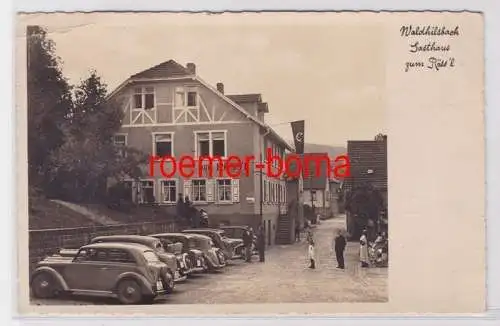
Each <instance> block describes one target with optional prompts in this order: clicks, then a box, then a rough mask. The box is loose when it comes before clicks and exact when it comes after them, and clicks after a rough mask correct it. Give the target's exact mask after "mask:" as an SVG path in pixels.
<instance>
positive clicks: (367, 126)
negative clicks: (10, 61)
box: [28, 14, 385, 146]
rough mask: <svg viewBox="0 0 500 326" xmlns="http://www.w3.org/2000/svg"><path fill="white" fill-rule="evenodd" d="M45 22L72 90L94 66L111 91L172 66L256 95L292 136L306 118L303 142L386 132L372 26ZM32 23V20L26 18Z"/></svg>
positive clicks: (381, 67)
mask: <svg viewBox="0 0 500 326" xmlns="http://www.w3.org/2000/svg"><path fill="white" fill-rule="evenodd" d="M70 16H71V15H66V16H63V18H57V19H53V20H50V19H47V18H45V19H44V20H42V25H43V22H45V23H48V24H46V25H45V26H46V28H47V29H48V31H49V37H50V38H51V39H52V40H53V41H54V42H55V43H56V53H57V55H58V56H60V57H61V59H62V61H63V72H64V74H65V75H66V77H68V78H69V80H70V82H71V83H78V81H79V80H81V79H83V78H85V77H86V76H87V75H88V72H89V71H90V69H95V70H97V72H98V73H99V74H100V75H101V76H102V78H103V79H104V81H105V82H106V83H107V84H108V86H109V89H110V91H111V90H113V89H114V88H115V87H116V86H118V84H120V83H121V82H123V81H124V80H125V79H126V78H128V77H129V76H130V75H132V74H134V73H137V72H139V71H142V70H144V69H147V68H149V67H151V66H154V65H156V64H159V63H161V62H164V61H167V60H170V59H173V60H175V61H177V62H178V63H180V64H182V65H185V64H186V63H188V62H193V63H195V64H196V67H197V68H196V69H197V74H198V75H199V76H200V77H201V78H202V79H204V80H205V81H207V82H209V83H210V84H212V85H215V84H216V83H218V82H222V83H224V87H225V93H226V94H237V93H261V94H262V97H263V100H264V101H266V102H267V103H268V104H269V111H270V113H268V114H267V115H266V117H265V119H266V122H267V123H268V124H269V125H271V126H272V127H273V129H275V130H276V131H277V132H278V133H279V134H280V135H282V136H283V137H284V138H286V139H291V138H292V137H291V135H292V132H291V127H290V122H291V121H294V120H305V125H306V127H305V141H306V142H307V143H317V144H325V145H332V146H346V141H347V140H363V139H373V137H374V136H375V135H376V134H378V133H379V132H385V114H384V113H385V86H384V85H385V79H384V77H385V54H384V49H385V47H384V46H383V43H384V33H383V29H382V28H381V26H378V25H375V24H360V23H359V22H354V23H351V24H348V23H345V22H340V21H339V22H338V23H336V22H334V21H333V22H329V23H324V22H323V21H322V22H321V23H320V22H318V23H311V22H308V23H304V24H300V23H297V22H296V21H293V20H290V21H286V22H280V23H279V24H278V23H276V24H272V23H269V22H261V21H259V20H258V19H254V20H251V19H248V20H245V19H236V20H233V21H231V23H228V22H225V23H224V22H222V23H221V21H223V19H222V20H221V19H219V20H218V21H217V19H218V18H217V17H216V16H215V15H213V16H214V17H212V18H206V17H205V19H200V20H197V21H196V23H192V22H193V18H192V16H191V18H189V19H184V20H182V19H179V18H178V17H176V18H175V19H169V18H170V17H171V16H158V17H156V18H155V19H153V18H152V17H151V16H149V17H148V16H147V15H146V16H145V15H137V16H134V15H133V14H128V15H126V14H124V15H113V16H106V17H102V16H101V17H98V16H94V17H92V15H90V14H89V15H88V16H87V17H86V18H81V19H77V18H76V17H75V19H72V17H70ZM28 23H32V24H35V23H39V20H38V21H37V19H32V20H31V21H29V20H28Z"/></svg>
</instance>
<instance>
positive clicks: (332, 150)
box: [305, 143, 347, 159]
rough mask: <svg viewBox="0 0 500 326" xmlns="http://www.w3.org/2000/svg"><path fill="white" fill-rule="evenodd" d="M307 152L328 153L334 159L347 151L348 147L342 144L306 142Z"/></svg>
mask: <svg viewBox="0 0 500 326" xmlns="http://www.w3.org/2000/svg"><path fill="white" fill-rule="evenodd" d="M305 152H306V153H308V152H309V153H328V156H330V158H332V159H334V158H335V157H336V156H338V155H342V154H345V153H347V148H345V147H341V146H330V145H322V144H311V143H306V146H305Z"/></svg>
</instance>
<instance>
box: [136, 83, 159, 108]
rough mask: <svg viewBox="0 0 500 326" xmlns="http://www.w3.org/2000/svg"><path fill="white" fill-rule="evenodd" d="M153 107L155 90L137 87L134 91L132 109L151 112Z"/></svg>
mask: <svg viewBox="0 0 500 326" xmlns="http://www.w3.org/2000/svg"><path fill="white" fill-rule="evenodd" d="M154 107H155V90H154V88H153V87H138V88H136V89H135V91H134V108H135V109H142V110H151V109H153V108H154Z"/></svg>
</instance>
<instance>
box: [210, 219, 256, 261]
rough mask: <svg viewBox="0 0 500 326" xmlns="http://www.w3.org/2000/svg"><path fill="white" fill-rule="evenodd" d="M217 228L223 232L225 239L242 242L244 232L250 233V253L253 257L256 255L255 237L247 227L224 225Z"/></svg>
mask: <svg viewBox="0 0 500 326" xmlns="http://www.w3.org/2000/svg"><path fill="white" fill-rule="evenodd" d="M219 228H220V229H221V230H223V231H224V233H225V235H226V237H228V238H234V239H241V240H243V234H244V233H245V232H247V231H248V232H250V233H251V234H252V238H253V244H252V247H253V250H252V253H253V254H254V255H256V254H258V251H257V236H255V234H254V232H253V230H252V228H251V227H249V226H247V225H224V226H220V227H219Z"/></svg>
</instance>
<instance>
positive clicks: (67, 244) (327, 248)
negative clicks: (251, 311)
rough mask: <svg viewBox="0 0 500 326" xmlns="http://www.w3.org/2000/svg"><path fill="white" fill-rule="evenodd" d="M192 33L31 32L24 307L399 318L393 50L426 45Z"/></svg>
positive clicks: (84, 24) (283, 28) (400, 32)
mask: <svg viewBox="0 0 500 326" xmlns="http://www.w3.org/2000/svg"><path fill="white" fill-rule="evenodd" d="M193 15H194V16H196V15H199V16H200V20H196V19H194V18H193V17H194V16H192V17H191V19H188V18H189V17H188V18H185V19H183V18H181V16H179V15H176V14H164V15H162V14H154V13H153V14H134V13H102V14H99V13H94V14H81V15H78V14H54V15H52V14H40V15H29V14H26V15H24V17H23V20H22V22H23V24H22V28H21V27H19V31H18V32H19V33H24V38H23V42H24V44H25V55H24V58H25V66H26V71H25V73H26V75H25V77H24V78H26V108H25V110H26V112H27V113H26V118H27V122H26V123H27V125H26V133H27V134H26V141H27V154H26V158H27V165H26V169H27V185H26V188H27V190H26V192H25V193H26V197H27V199H26V204H27V207H28V209H27V212H28V216H27V217H26V219H27V220H28V222H27V226H28V230H27V233H28V234H29V237H28V240H27V241H28V242H27V243H28V248H27V249H28V250H27V252H26V253H25V255H28V257H26V256H24V257H23V258H20V259H23V260H25V261H26V260H27V266H28V269H29V271H28V272H29V273H28V274H29V282H28V281H27V280H25V281H26V282H27V284H29V286H28V289H26V291H29V295H27V296H28V298H29V305H30V306H65V307H70V306H116V307H120V306H123V305H130V306H132V305H133V306H139V308H138V309H139V310H140V309H143V308H142V307H149V306H158V307H162V306H166V307H170V308H169V309H170V310H169V311H171V312H175V306H176V305H193V306H194V305H229V304H231V305H246V304H259V305H264V304H317V303H322V304H330V303H332V304H333V303H335V304H351V303H356V304H359V303H362V304H381V303H384V304H391V305H392V304H394V305H397V304H398V303H397V302H395V303H393V302H390V301H391V300H392V295H391V299H390V295H389V283H390V282H389V281H390V279H391V275H392V269H391V266H392V264H393V261H392V260H391V257H392V256H391V255H390V253H391V254H392V246H393V245H394V244H393V240H392V239H393V236H394V234H395V233H396V232H399V230H400V229H401V228H403V225H402V222H401V221H402V219H404V218H406V220H407V221H408V217H407V216H408V215H405V214H402V213H399V214H397V213H393V210H392V208H391V207H393V205H394V207H397V209H395V211H396V212H401V211H402V208H401V207H402V206H405V205H406V204H405V203H407V201H405V200H402V201H401V200H399V199H398V200H396V199H394V196H395V195H394V193H393V191H394V190H393V188H392V186H391V187H389V185H390V184H391V185H393V184H400V182H401V183H402V182H403V181H402V179H401V178H398V176H400V175H401V174H402V172H399V171H401V169H403V170H406V169H410V167H409V165H407V166H406V167H405V166H404V165H403V164H400V163H399V161H401V160H402V159H401V155H400V156H397V157H396V155H398V154H397V153H396V152H398V148H402V147H403V146H404V145H403V138H402V137H401V136H400V134H401V132H402V129H403V128H402V126H403V124H400V123H398V122H397V121H396V118H397V119H401V121H404V122H405V123H408V120H405V119H408V118H405V117H403V116H401V117H398V115H397V114H394V108H393V107H394V106H396V105H399V104H398V103H401V100H399V102H397V101H395V100H394V98H395V97H394V98H393V97H391V95H390V94H393V93H394V94H398V92H397V84H398V83H395V82H394V81H391V82H389V80H390V77H391V76H394V72H393V71H395V70H396V68H395V65H396V64H397V65H398V67H397V69H398V70H397V71H398V74H400V75H401V76H405V78H411V77H407V76H409V75H410V74H413V75H414V76H416V75H418V74H420V75H424V73H427V72H423V69H424V68H422V67H421V66H420V64H415V62H417V61H418V60H416V59H414V57H409V56H408V58H405V57H404V55H401V56H400V60H399V61H397V60H390V58H394V57H395V54H390V51H389V50H388V48H389V46H393V47H394V48H395V47H396V46H395V45H390V42H394V44H396V43H395V41H394V40H398V41H401V40H403V41H405V42H409V43H408V45H406V47H408V49H412V47H417V46H413V45H412V44H414V43H415V42H414V41H411V40H409V39H408V41H407V39H406V38H410V37H414V38H415V39H416V40H417V39H418V40H420V39H419V38H418V37H420V38H421V39H422V38H423V39H426V37H431V36H425V37H424V36H418V35H423V34H418V33H417V34H412V33H413V32H415V31H414V30H413V28H414V27H412V26H410V24H408V26H406V27H405V26H401V29H395V32H394V33H393V34H395V36H391V37H392V38H389V37H388V36H387V33H388V32H387V30H389V28H388V27H387V26H388V25H384V24H383V23H382V22H381V20H379V19H372V20H369V19H367V20H366V21H364V22H362V21H361V20H359V21H357V20H350V23H349V22H348V20H347V19H346V17H345V16H342V17H343V18H342V17H340V16H339V18H338V21H337V22H336V23H334V24H331V25H330V26H327V27H325V26H321V24H319V23H315V21H314V19H303V21H302V20H301V19H300V18H297V19H298V21H295V19H294V18H288V19H282V20H276V21H275V23H273V22H272V20H265V21H263V22H262V23H258V20H255V22H253V21H252V20H251V19H250V18H248V19H242V20H241V22H238V21H239V18H238V15H240V14H233V15H230V16H229V17H230V18H227V17H226V18H224V15H223V17H221V18H220V19H219V18H217V17H213V16H211V15H203V14H193ZM242 15H243V14H241V15H240V17H241V18H243V17H244V16H242ZM335 17H337V16H333V17H332V19H334V20H335V19H336V18H335ZM393 25H394V26H395V25H396V24H395V23H394V24H392V25H391V28H392V26H393ZM448 25H449V27H448V26H446V28H445V27H443V29H441V32H440V33H442V35H446V38H450V39H453V37H459V36H458V34H459V33H461V32H462V31H461V28H462V27H456V28H455V25H453V24H448ZM20 26H21V24H20ZM459 28H460V29H459ZM21 29H22V31H21ZM424 32H425V30H424ZM424 32H422V33H424ZM429 33H430V32H429ZM436 33H438V32H434V34H428V35H438V34H436ZM412 35H413V36H412ZM435 37H436V38H438V40H439V41H440V40H441V39H442V38H443V37H444V36H435ZM440 37H441V38H440ZM389 39H390V40H389ZM421 42H423V41H421ZM417 43H418V42H417ZM388 44H389V45H388ZM453 44H454V43H453ZM429 49H430V48H429ZM452 50H453V46H452ZM399 51H400V52H403V50H399ZM422 51H423V50H422ZM429 51H432V49H430V50H429ZM436 51H437V50H436ZM407 52H408V51H407ZM410 52H411V51H410ZM453 55H455V56H456V57H457V58H453V60H451V61H450V60H449V61H448V63H447V65H448V66H446V65H445V64H443V65H439V64H438V63H434V64H433V67H434V66H435V67H438V66H439V68H440V69H442V70H444V69H450V70H451V69H453V68H452V67H450V65H451V66H453V64H454V62H455V63H456V62H460V58H458V57H460V53H458V54H453ZM454 60H456V61H454ZM436 62H437V61H436ZM450 62H451V63H450ZM460 64H461V63H459V64H458V65H459V66H460ZM426 65H427V64H426ZM445 66H446V67H445ZM418 69H421V70H422V71H418ZM457 69H458V68H457ZM429 70H432V69H431V68H429ZM440 73H441V72H436V73H434V76H438V74H440ZM446 73H448V72H442V73H441V74H442V75H444V74H446ZM429 74H430V72H429ZM450 74H451V73H450ZM389 75H390V76H389ZM422 78H428V77H422ZM436 78H437V77H436ZM450 78H451V77H450ZM415 80H416V79H415ZM399 87H401V86H399ZM399 96H401V97H402V96H403V94H402V93H399ZM436 96H437V95H436ZM389 107H390V108H391V109H389ZM403 109H404V108H403ZM403 109H402V110H403ZM391 110H392V111H391ZM395 121H396V122H395ZM450 123H451V122H450ZM395 126H396V127H395ZM429 128H431V127H429ZM432 128H434V127H432ZM450 128H451V127H450ZM392 131H394V136H393V133H392ZM432 131H435V130H434V129H432ZM408 132H409V130H408ZM412 132H417V133H422V132H423V133H425V130H420V131H416V130H415V131H412ZM408 137H410V136H408ZM412 139H414V138H412ZM393 141H394V146H393V147H392V148H394V149H395V150H394V151H392V152H391V146H392V145H391V144H392V142H393ZM412 141H414V140H412ZM408 144H409V145H408V146H413V145H411V144H412V143H408ZM429 146H431V145H429ZM388 152H390V153H391V155H392V153H396V154H394V155H395V157H396V159H394V160H392V159H391V156H390V155H388ZM398 160H399V161H398ZM413 163H414V164H416V160H415V161H414V162H413ZM427 163H429V162H427ZM427 163H425V164H427ZM389 167H391V169H394V170H389ZM390 171H396V172H394V174H391V173H392V172H390ZM406 173H407V174H410V175H411V174H413V175H415V173H417V172H415V171H411V170H406ZM393 176H394V179H393V178H392V177H393ZM407 177H408V178H410V177H411V176H408V175H407ZM406 185H407V184H406V183H405V186H406ZM464 186H465V184H464ZM430 187H432V185H430ZM394 189H399V191H397V196H398V197H397V198H400V197H401V196H404V192H402V191H401V189H402V188H401V186H399V188H398V187H397V186H395V188H394ZM405 189H406V188H405ZM406 198H408V200H410V198H409V197H406ZM422 200H423V199H422ZM396 201H397V203H395V202H396ZM412 205H413V203H410V205H409V206H405V207H406V208H407V209H408V212H410V210H411V209H412V207H414V206H412ZM415 205H416V204H415ZM436 205H437V204H436ZM419 207H420V206H419ZM429 210H430V211H432V207H429ZM438 211H439V210H434V212H433V214H434V213H437V212H438ZM407 214H412V213H411V212H410V213H407ZM394 219H399V222H394V223H398V225H397V226H398V228H397V229H393V228H392V227H389V220H391V223H392V221H393V220H394ZM417 220H418V219H417V218H415V219H414V224H406V225H407V227H408V228H410V229H411V228H417V227H418V228H422V229H426V228H429V227H430V226H426V225H425V222H422V223H421V222H417ZM422 221H423V220H422ZM405 223H406V222H405ZM427 231H429V230H427ZM433 231H434V232H438V233H439V232H443V231H444V230H436V229H434V230H433ZM408 232H409V231H408V230H406V233H408ZM406 233H404V234H406ZM417 233H418V232H417ZM398 234H399V235H396V239H397V238H401V233H398ZM389 239H391V246H390V245H389ZM456 240H458V239H456ZM443 241H446V240H444V239H443ZM428 245H430V244H428ZM435 245H437V244H435ZM397 246H398V248H399V249H398V250H401V248H402V247H401V245H400V244H399V243H398V245H397ZM411 250H414V249H411ZM411 252H414V251H411ZM408 254H410V251H408ZM410 255H411V254H410ZM423 255H425V254H423ZM397 256H398V257H400V256H401V254H398V255H397ZM415 259H416V260H418V257H416V258H415ZM414 264H418V262H417V261H415V262H414ZM390 269H391V273H390V272H389V270H390ZM415 273H416V272H415ZM401 275H402V273H401V272H399V273H398V275H397V276H398V277H399V278H401V277H402V276H401ZM25 277H28V275H26V276H25ZM426 277H429V276H426ZM408 279H413V280H415V277H413V276H411V275H409V276H408ZM408 282H410V281H408ZM412 282H413V281H412ZM391 284H393V283H391ZM428 284H432V283H428ZM397 285H398V284H397V283H396V284H395V286H396V287H397ZM412 286H416V285H412ZM471 286H472V285H471ZM391 291H393V290H392V285H391ZM429 291H430V290H429ZM419 295H422V294H419ZM436 300H437V299H436ZM242 307H243V306H242ZM144 309H146V308H144ZM158 309H160V308H158ZM207 309H210V308H207ZM242 309H244V308H242ZM394 309H395V308H394ZM159 311H160V310H159ZM290 312H293V311H290Z"/></svg>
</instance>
